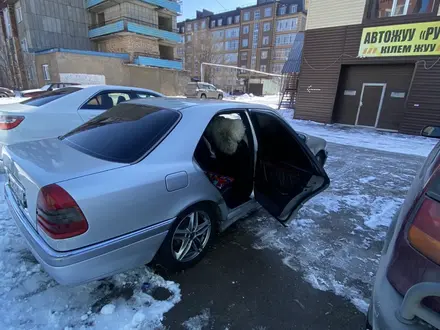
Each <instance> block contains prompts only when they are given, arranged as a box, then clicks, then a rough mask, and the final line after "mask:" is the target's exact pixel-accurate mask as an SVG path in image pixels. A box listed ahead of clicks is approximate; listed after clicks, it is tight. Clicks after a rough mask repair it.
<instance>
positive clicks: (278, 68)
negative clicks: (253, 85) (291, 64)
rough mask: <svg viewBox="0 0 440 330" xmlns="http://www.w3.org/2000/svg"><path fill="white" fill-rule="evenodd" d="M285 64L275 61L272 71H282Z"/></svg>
mask: <svg viewBox="0 0 440 330" xmlns="http://www.w3.org/2000/svg"><path fill="white" fill-rule="evenodd" d="M283 67H284V64H280V63H275V64H273V65H272V72H273V73H281V71H282V70H283Z"/></svg>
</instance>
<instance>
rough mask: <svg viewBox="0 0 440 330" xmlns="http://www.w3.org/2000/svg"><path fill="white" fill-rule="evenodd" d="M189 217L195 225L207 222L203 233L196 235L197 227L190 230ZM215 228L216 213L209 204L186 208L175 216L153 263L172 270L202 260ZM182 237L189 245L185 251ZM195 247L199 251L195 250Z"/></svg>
mask: <svg viewBox="0 0 440 330" xmlns="http://www.w3.org/2000/svg"><path fill="white" fill-rule="evenodd" d="M195 214H197V217H192V216H193V215H195ZM191 219H193V220H195V221H197V223H196V225H198V226H201V225H202V224H204V223H206V222H208V223H209V224H208V225H206V226H207V227H206V228H205V227H203V228H205V229H206V232H205V234H200V236H197V230H198V229H197V227H195V230H194V231H193V232H191V228H190V221H191ZM202 221H203V222H202ZM215 228H216V215H215V212H214V211H213V210H212V208H211V207H209V205H206V204H198V205H195V206H193V207H190V208H188V209H187V210H185V211H184V212H182V213H181V214H180V215H179V216H178V217H177V219H176V221H175V222H174V223H173V225H172V226H171V228H170V230H169V232H168V234H167V236H166V237H165V240H164V241H163V243H162V246H161V247H160V249H159V251H158V252H157V254H156V257H155V260H154V263H155V264H159V265H160V266H162V267H164V268H165V269H167V270H170V271H173V272H175V271H180V270H184V269H188V268H191V267H192V266H194V265H195V264H197V263H198V262H199V261H200V260H202V259H203V257H204V256H205V254H206V253H207V251H208V249H209V246H210V245H211V243H212V241H213V239H214V236H215ZM201 232H202V231H201V230H200V233H201ZM205 235H206V236H205ZM183 239H185V240H186V241H187V242H188V244H190V245H189V246H188V245H187V247H188V250H187V251H186V253H185V248H184V244H185V243H184V241H183ZM197 249H199V251H196V250H197ZM179 252H180V255H179Z"/></svg>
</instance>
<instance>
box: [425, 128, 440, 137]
mask: <svg viewBox="0 0 440 330" xmlns="http://www.w3.org/2000/svg"><path fill="white" fill-rule="evenodd" d="M420 134H421V135H422V136H426V137H431V138H437V139H440V127H439V126H426V127H425V128H424V129H422V132H421V133H420Z"/></svg>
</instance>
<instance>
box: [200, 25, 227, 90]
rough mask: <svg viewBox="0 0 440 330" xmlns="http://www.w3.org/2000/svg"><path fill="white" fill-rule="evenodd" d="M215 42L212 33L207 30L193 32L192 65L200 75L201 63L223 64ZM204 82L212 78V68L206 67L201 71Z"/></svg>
mask: <svg viewBox="0 0 440 330" xmlns="http://www.w3.org/2000/svg"><path fill="white" fill-rule="evenodd" d="M218 51H219V50H218V47H217V42H216V40H215V39H214V38H213V36H212V33H211V32H210V31H209V30H201V31H197V32H194V36H193V61H194V65H195V66H196V67H197V68H198V69H197V72H199V73H200V71H199V70H200V64H201V63H215V64H222V63H223V55H222V54H219V53H218ZM203 71H204V72H203V73H204V77H203V78H204V81H208V82H211V81H212V79H213V77H214V72H215V71H214V70H213V68H212V67H208V68H207V69H204V70H203Z"/></svg>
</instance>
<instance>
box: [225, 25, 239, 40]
mask: <svg viewBox="0 0 440 330" xmlns="http://www.w3.org/2000/svg"><path fill="white" fill-rule="evenodd" d="M239 34H240V28H238V27H237V28H232V29H227V30H226V38H238V37H239Z"/></svg>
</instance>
